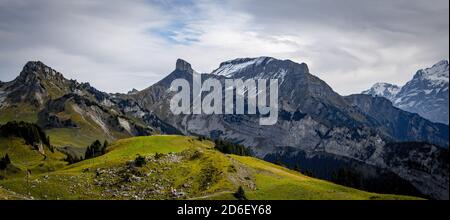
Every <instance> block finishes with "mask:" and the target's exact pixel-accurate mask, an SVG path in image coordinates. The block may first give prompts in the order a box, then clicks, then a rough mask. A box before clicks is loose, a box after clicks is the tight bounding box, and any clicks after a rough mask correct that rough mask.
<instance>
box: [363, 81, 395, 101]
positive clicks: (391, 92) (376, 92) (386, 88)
mask: <svg viewBox="0 0 450 220" xmlns="http://www.w3.org/2000/svg"><path fill="white" fill-rule="evenodd" d="M400 90H401V88H400V87H399V86H397V85H394V84H390V83H376V84H375V85H373V86H372V88H370V89H369V90H366V91H364V92H362V94H366V95H372V96H381V97H385V98H387V99H389V100H393V99H394V98H395V96H396V95H397V94H398V92H400Z"/></svg>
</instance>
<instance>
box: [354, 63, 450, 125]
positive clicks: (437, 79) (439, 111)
mask: <svg viewBox="0 0 450 220" xmlns="http://www.w3.org/2000/svg"><path fill="white" fill-rule="evenodd" d="M448 66H449V64H448V61H447V60H442V61H440V62H438V63H436V64H434V65H433V66H432V67H430V68H426V69H421V70H418V71H417V73H416V74H415V75H414V77H413V79H411V80H410V81H408V82H407V83H406V84H405V85H404V86H401V87H400V86H397V85H393V84H389V83H376V84H375V85H374V86H372V88H370V89H369V90H366V91H363V92H362V93H363V94H368V95H372V96H380V97H384V98H387V99H389V100H390V101H391V102H392V103H393V104H394V106H395V107H397V108H400V109H403V110H405V111H408V112H412V113H417V114H419V115H420V116H422V117H424V118H426V119H428V120H430V121H433V122H439V123H444V124H447V125H448V120H449V112H448V106H449V103H448V81H449V72H448Z"/></svg>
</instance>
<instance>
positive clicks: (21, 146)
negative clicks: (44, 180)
mask: <svg viewBox="0 0 450 220" xmlns="http://www.w3.org/2000/svg"><path fill="white" fill-rule="evenodd" d="M44 152H45V156H44V155H43V154H42V153H40V152H39V151H37V150H35V149H34V148H33V147H32V146H29V145H26V144H25V141H24V140H23V139H21V138H0V155H2V156H4V155H6V154H8V156H9V158H10V160H11V163H12V165H13V166H14V167H16V168H18V169H20V170H21V172H18V173H3V174H5V176H7V177H9V176H10V175H12V176H16V175H18V176H24V175H25V173H26V170H31V172H32V173H36V174H38V173H46V172H51V171H55V170H57V169H61V168H63V167H64V166H65V165H66V162H65V161H63V159H64V158H65V155H64V154H62V153H61V152H58V151H56V150H55V151H54V152H51V151H50V150H49V149H48V148H47V147H45V148H44Z"/></svg>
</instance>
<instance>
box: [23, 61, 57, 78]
mask: <svg viewBox="0 0 450 220" xmlns="http://www.w3.org/2000/svg"><path fill="white" fill-rule="evenodd" d="M30 74H31V75H42V76H45V77H47V76H52V77H63V76H62V74H61V73H60V72H58V71H56V70H54V69H52V68H51V67H49V66H47V65H45V64H44V63H43V62H41V61H28V62H27V63H26V64H25V66H24V67H23V70H22V72H21V73H20V76H21V77H23V78H26V77H27V76H28V75H30Z"/></svg>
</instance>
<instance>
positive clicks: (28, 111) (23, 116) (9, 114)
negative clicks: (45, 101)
mask: <svg viewBox="0 0 450 220" xmlns="http://www.w3.org/2000/svg"><path fill="white" fill-rule="evenodd" d="M37 112H38V111H37V110H36V108H35V107H32V106H29V105H25V104H21V105H15V106H9V107H6V108H3V109H2V110H1V112H0V124H6V123H7V122H10V121H24V122H30V123H36V122H37Z"/></svg>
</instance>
